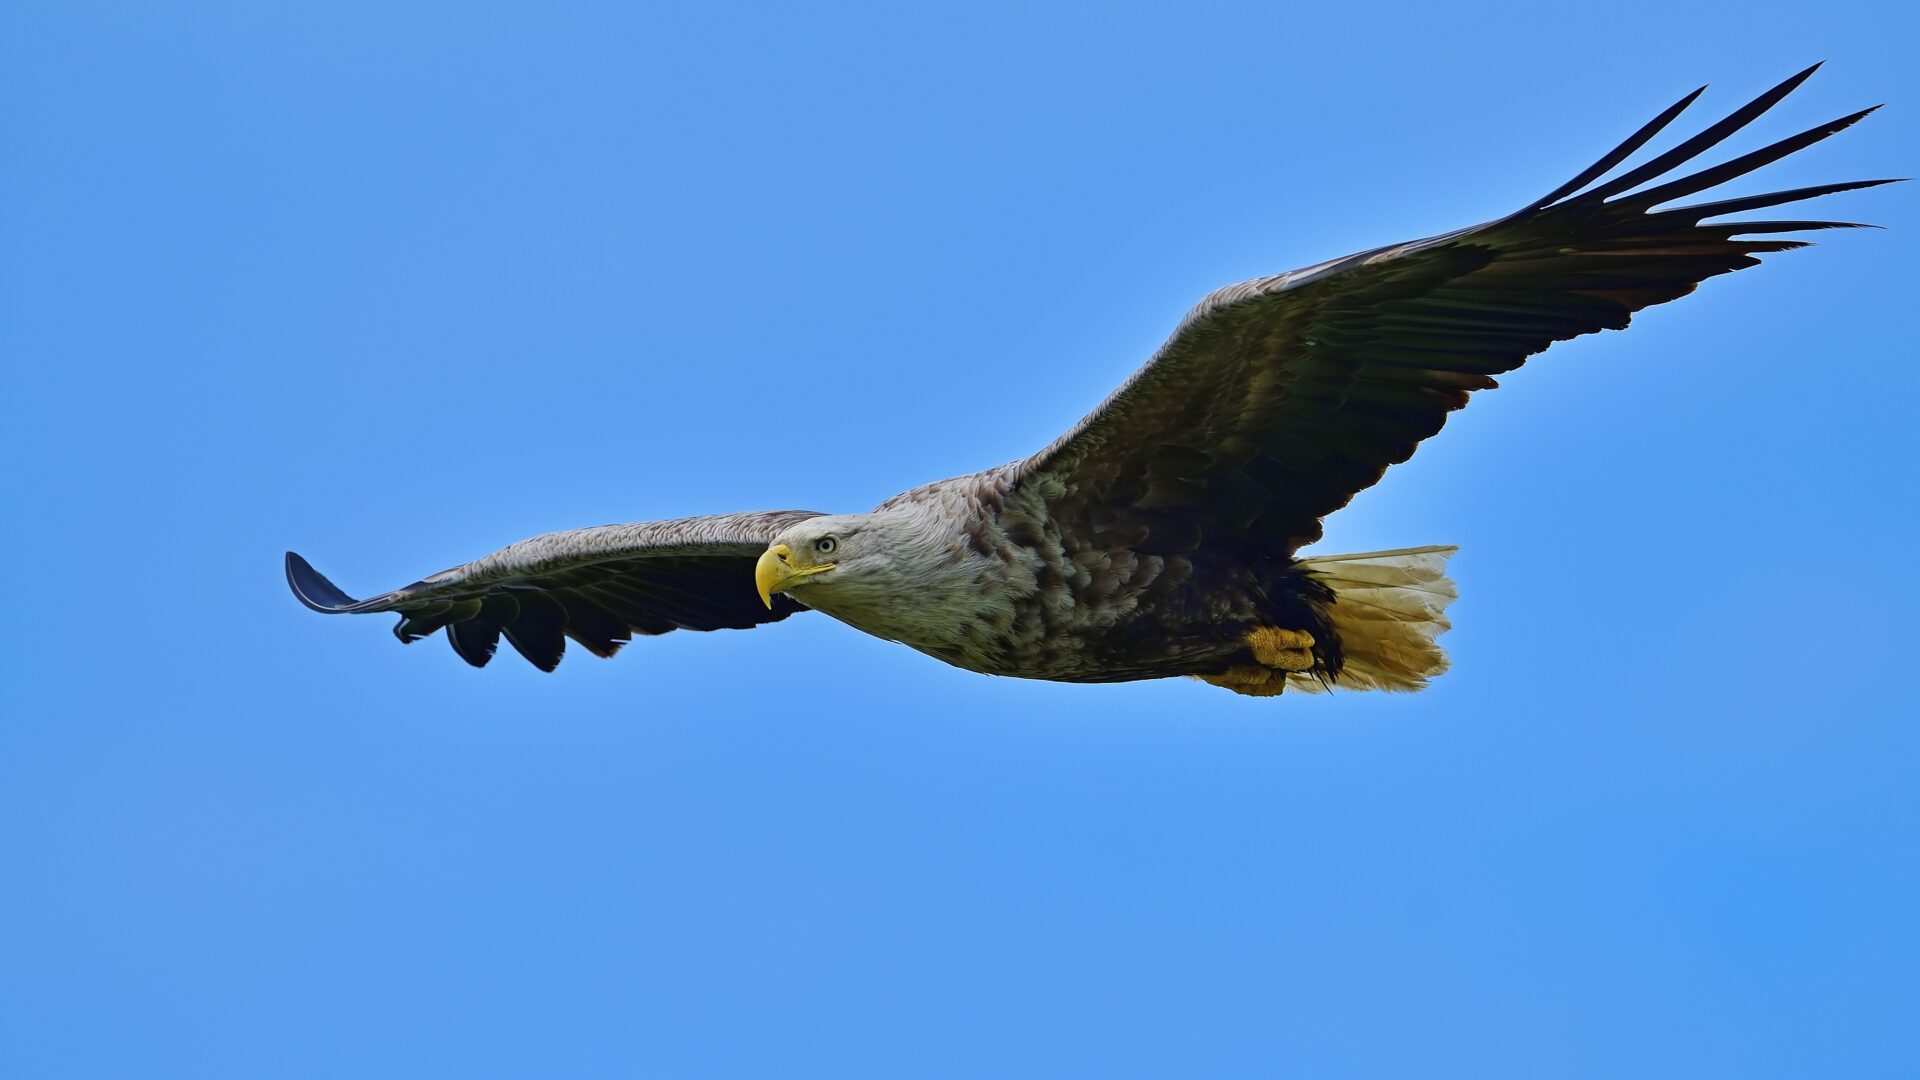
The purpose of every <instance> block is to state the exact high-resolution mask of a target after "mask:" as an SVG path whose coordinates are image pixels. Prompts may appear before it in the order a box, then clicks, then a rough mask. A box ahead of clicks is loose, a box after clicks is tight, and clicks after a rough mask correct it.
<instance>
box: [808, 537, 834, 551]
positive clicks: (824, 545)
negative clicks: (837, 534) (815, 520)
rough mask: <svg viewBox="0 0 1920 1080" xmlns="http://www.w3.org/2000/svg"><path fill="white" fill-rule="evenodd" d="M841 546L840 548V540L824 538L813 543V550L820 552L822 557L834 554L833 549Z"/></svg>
mask: <svg viewBox="0 0 1920 1080" xmlns="http://www.w3.org/2000/svg"><path fill="white" fill-rule="evenodd" d="M839 546H840V542H839V541H838V540H835V539H834V538H833V537H831V536H823V537H821V538H820V539H818V540H815V541H814V542H813V550H815V551H817V552H819V553H820V554H822V555H831V554H833V549H834V548H837V547H839Z"/></svg>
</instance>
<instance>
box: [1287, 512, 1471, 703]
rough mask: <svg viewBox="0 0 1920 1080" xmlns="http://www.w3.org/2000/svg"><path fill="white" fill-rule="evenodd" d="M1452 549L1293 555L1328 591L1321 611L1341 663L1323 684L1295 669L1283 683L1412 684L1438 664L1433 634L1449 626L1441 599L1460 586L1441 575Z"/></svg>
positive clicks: (1300, 686) (1313, 688) (1442, 662)
mask: <svg viewBox="0 0 1920 1080" xmlns="http://www.w3.org/2000/svg"><path fill="white" fill-rule="evenodd" d="M1459 550H1460V549H1459V548H1457V547H1440V546H1436V547H1417V548H1401V549H1400V550H1398V551H1370V552H1367V553H1365V554H1362V555H1322V556H1319V557H1316V558H1310V559H1301V560H1300V564H1299V565H1300V567H1301V569H1303V570H1306V571H1307V572H1308V573H1311V574H1312V575H1313V576H1314V577H1315V578H1316V579H1317V580H1318V581H1319V582H1320V583H1321V584H1323V585H1325V586H1327V587H1328V588H1330V589H1332V590H1333V603H1331V604H1329V605H1327V607H1326V615H1327V618H1328V619H1329V620H1330V621H1331V622H1332V623H1333V630H1334V633H1336V634H1338V635H1339V637H1340V646H1341V650H1342V652H1343V653H1344V654H1345V664H1344V666H1343V667H1342V668H1341V670H1340V673H1339V674H1338V675H1337V676H1335V677H1333V678H1332V680H1331V681H1330V683H1323V682H1322V681H1321V677H1320V676H1319V675H1315V674H1310V673H1304V672H1303V673H1296V674H1293V675H1290V676H1288V678H1287V683H1288V685H1289V687H1290V688H1291V689H1295V690H1305V691H1307V692H1309V693H1317V692H1319V691H1322V690H1327V689H1351V690H1401V691H1412V690H1419V689H1421V688H1422V687H1424V686H1426V685H1427V680H1428V679H1430V678H1432V677H1433V676H1435V675H1438V674H1440V673H1441V672H1444V671H1446V670H1447V654H1446V653H1445V652H1444V651H1442V650H1441V648H1440V646H1439V644H1437V643H1436V642H1435V640H1434V639H1435V638H1438V637H1439V636H1440V635H1441V634H1443V633H1445V632H1447V631H1448V630H1449V629H1451V628H1452V626H1453V624H1452V623H1450V622H1448V621H1447V605H1448V604H1451V603H1453V601H1454V600H1455V599H1457V598H1458V597H1459V595H1460V592H1459V590H1458V589H1456V588H1454V585H1453V582H1452V580H1450V579H1449V578H1448V577H1447V560H1448V559H1451V558H1453V556H1454V553H1455V552H1457V551H1459Z"/></svg>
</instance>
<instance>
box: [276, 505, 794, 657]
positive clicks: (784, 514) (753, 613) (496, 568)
mask: <svg viewBox="0 0 1920 1080" xmlns="http://www.w3.org/2000/svg"><path fill="white" fill-rule="evenodd" d="M818 516H819V515H818V514H816V513H814V512H812V511H810V510H777V511H768V512H765V513H750V514H721V515H716V516H713V517H698V518H682V519H680V520H677V521H649V522H642V523H640V524H637V525H604V526H601V527H600V528H596V529H575V530H573V531H571V532H557V533H547V534H546V535H544V536H536V537H534V538H533V539H531V540H523V541H521V542H520V543H517V544H512V545H509V546H507V547H504V548H502V549H500V550H499V551H496V552H494V553H493V554H491V555H488V556H486V557H485V558H482V559H476V560H475V561H473V562H470V563H467V564H466V565H465V566H456V567H454V568H453V569H451V570H443V571H441V572H440V573H438V574H435V575H433V576H432V577H429V578H426V579H425V580H423V581H417V582H415V583H413V584H412V585H408V586H407V587H406V588H404V589H396V590H394V591H393V592H390V593H386V594H384V595H382V596H376V597H374V598H373V599H371V600H355V599H354V598H353V597H351V596H348V595H347V594H346V593H344V592H341V591H340V590H339V589H338V588H337V587H335V586H334V584H333V582H331V581H328V580H327V579H326V578H324V577H322V576H321V575H320V574H319V572H318V571H316V570H314V568H313V567H312V566H311V565H309V564H308V562H307V560H305V559H303V558H301V557H300V556H298V555H295V554H294V553H293V552H291V551H289V552H287V584H288V585H290V586H292V588H293V594H294V596H296V597H298V598H299V599H300V602H301V603H303V604H305V605H307V606H308V607H310V608H312V609H313V610H315V611H318V612H322V613H325V614H328V615H340V614H369V613H373V612H381V611H397V612H399V613H400V623H399V625H397V626H395V627H394V628H393V632H394V634H395V635H396V636H398V637H399V638H400V640H401V641H403V642H414V641H418V640H419V639H421V638H423V637H427V636H428V635H430V634H432V633H433V632H434V631H436V630H439V629H441V628H442V627H444V628H446V631H447V641H448V642H449V643H451V644H452V645H453V651H454V652H456V653H459V654H460V658H461V659H462V660H465V661H466V662H467V663H469V664H472V665H473V666H474V667H485V666H486V664H487V661H488V660H491V659H493V653H494V650H495V649H497V648H498V647H499V645H500V638H501V636H502V635H505V636H506V639H507V642H508V643H509V644H511V645H512V646H513V647H514V648H515V649H516V650H518V651H519V653H520V655H521V656H524V657H526V658H527V659H528V660H529V661H530V662H532V664H533V665H534V666H535V667H537V668H539V669H541V670H542V671H552V670H553V669H554V668H555V667H557V666H558V665H559V663H560V656H561V654H562V653H563V652H565V651H566V645H567V642H566V639H567V638H572V639H573V640H575V641H577V642H579V643H580V644H581V645H582V646H584V647H585V648H586V649H587V651H588V652H591V653H593V654H594V655H595V656H612V655H613V654H614V653H615V652H617V651H618V650H619V648H620V646H622V645H625V644H626V643H627V642H628V641H630V640H631V639H632V637H633V635H635V634H642V635H651V634H664V633H666V632H667V631H669V630H720V629H737V630H744V629H746V628H748V627H753V626H758V625H760V624H761V623H770V622H778V621H780V620H781V619H784V618H786V617H787V616H789V615H791V614H793V613H794V612H796V611H804V610H805V608H804V606H803V605H801V604H798V603H795V602H794V601H793V600H792V599H790V598H789V597H787V596H786V595H785V594H781V595H777V596H775V597H774V606H773V610H771V611H769V610H767V607H766V605H764V604H762V603H761V601H760V596H759V594H758V593H757V592H756V591H755V590H754V584H753V564H754V561H755V560H756V559H758V558H759V556H760V553H761V552H762V551H764V550H765V549H766V546H767V545H768V544H769V543H771V542H772V540H773V538H774V537H775V536H777V535H779V534H780V532H781V531H782V530H784V529H786V528H787V527H788V526H789V525H792V524H793V523H794V522H797V521H804V520H806V519H807V518H811V517H818Z"/></svg>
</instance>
